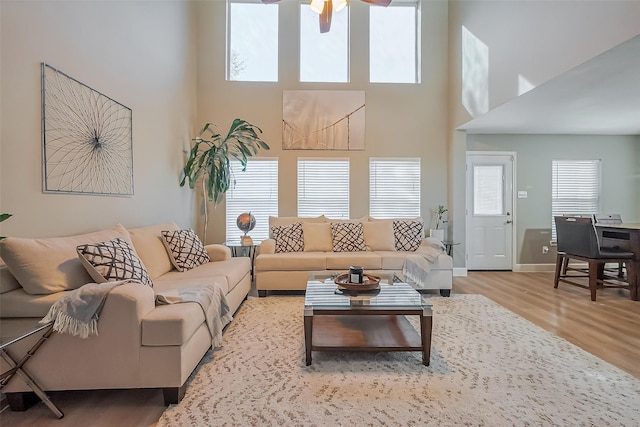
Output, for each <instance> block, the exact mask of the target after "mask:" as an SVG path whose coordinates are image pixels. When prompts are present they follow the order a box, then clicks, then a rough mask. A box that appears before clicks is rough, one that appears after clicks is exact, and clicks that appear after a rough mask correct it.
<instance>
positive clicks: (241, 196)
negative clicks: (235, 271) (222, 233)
mask: <svg viewBox="0 0 640 427" xmlns="http://www.w3.org/2000/svg"><path fill="white" fill-rule="evenodd" d="M231 179H232V182H233V183H235V185H232V186H231V188H230V189H229V191H227V195H226V198H227V210H226V213H227V220H226V229H227V241H234V240H240V236H242V235H243V234H244V233H243V232H242V231H240V230H239V229H238V226H237V224H236V219H237V218H238V215H240V214H241V213H243V212H251V214H252V215H253V216H254V217H255V218H256V226H255V228H254V229H253V230H252V231H250V232H249V233H248V235H249V236H251V238H252V239H253V241H254V242H255V243H257V242H259V241H261V240H264V239H267V238H268V237H269V216H270V215H272V216H278V159H273V158H253V159H250V160H249V161H248V162H247V169H246V171H244V172H242V165H241V164H240V162H239V161H237V160H231Z"/></svg>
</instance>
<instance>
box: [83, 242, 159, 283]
mask: <svg viewBox="0 0 640 427" xmlns="http://www.w3.org/2000/svg"><path fill="white" fill-rule="evenodd" d="M76 251H77V252H78V256H79V257H80V262H81V263H82V265H83V266H84V267H85V268H86V269H87V272H88V273H89V275H91V277H92V278H93V280H95V281H96V283H104V282H113V281H116V280H125V279H133V280H137V281H139V282H140V283H142V284H143V285H147V286H151V287H153V282H151V278H150V277H149V273H147V269H146V268H145V267H144V265H143V264H142V261H140V258H138V255H137V254H136V251H135V250H134V249H133V248H132V247H131V245H129V244H128V243H127V242H126V241H124V240H122V239H120V238H117V239H115V240H109V241H107V242H99V243H87V244H84V245H79V246H78V247H77V248H76Z"/></svg>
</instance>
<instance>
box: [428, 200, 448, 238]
mask: <svg viewBox="0 0 640 427" xmlns="http://www.w3.org/2000/svg"><path fill="white" fill-rule="evenodd" d="M447 212H448V209H447V208H445V207H444V205H438V207H437V208H436V211H435V213H436V228H432V229H430V230H429V236H430V237H435V238H436V239H439V240H440V241H442V240H444V230H441V229H440V227H444V224H445V223H446V222H447V220H446V219H445V214H446V213H447Z"/></svg>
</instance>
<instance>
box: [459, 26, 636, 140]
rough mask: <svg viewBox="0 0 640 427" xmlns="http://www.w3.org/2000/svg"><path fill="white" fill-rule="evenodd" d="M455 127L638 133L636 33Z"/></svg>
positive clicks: (478, 130) (488, 130)
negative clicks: (624, 40)
mask: <svg viewBox="0 0 640 427" xmlns="http://www.w3.org/2000/svg"><path fill="white" fill-rule="evenodd" d="M458 129H460V130H466V131H467V133H476V134H493V133H496V134H500V133H514V134H597V135H640V35H637V36H635V37H633V38H632V39H630V40H628V41H626V42H624V43H622V44H620V45H618V46H616V47H614V48H612V49H610V50H608V51H606V52H604V53H602V54H600V55H598V56H596V57H595V58H593V59H591V60H589V61H587V62H585V63H583V64H581V65H579V66H577V67H575V68H573V69H572V70H569V71H568V72H566V73H564V74H562V75H560V76H558V77H556V78H554V79H551V80H549V81H547V82H546V83H543V84H541V85H539V86H538V87H536V88H534V89H532V90H531V91H529V92H527V93H524V94H523V95H521V96H519V97H517V98H515V99H513V100H511V101H509V102H507V103H505V104H502V105H500V106H499V107H497V108H494V109H493V110H491V111H489V112H488V113H486V114H484V115H482V116H480V117H477V118H475V119H473V120H471V121H469V122H467V123H465V124H464V125H462V126H460V127H459V128H458Z"/></svg>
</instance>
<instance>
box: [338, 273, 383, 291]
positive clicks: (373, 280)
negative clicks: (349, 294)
mask: <svg viewBox="0 0 640 427" xmlns="http://www.w3.org/2000/svg"><path fill="white" fill-rule="evenodd" d="M333 282H334V283H335V284H336V285H338V287H340V288H343V289H348V290H350V291H360V292H362V291H372V290H374V289H378V288H379V287H380V278H379V277H376V276H372V275H370V274H363V281H362V283H351V282H349V273H344V274H341V275H339V276H338V277H336V278H335V279H334V280H333Z"/></svg>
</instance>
